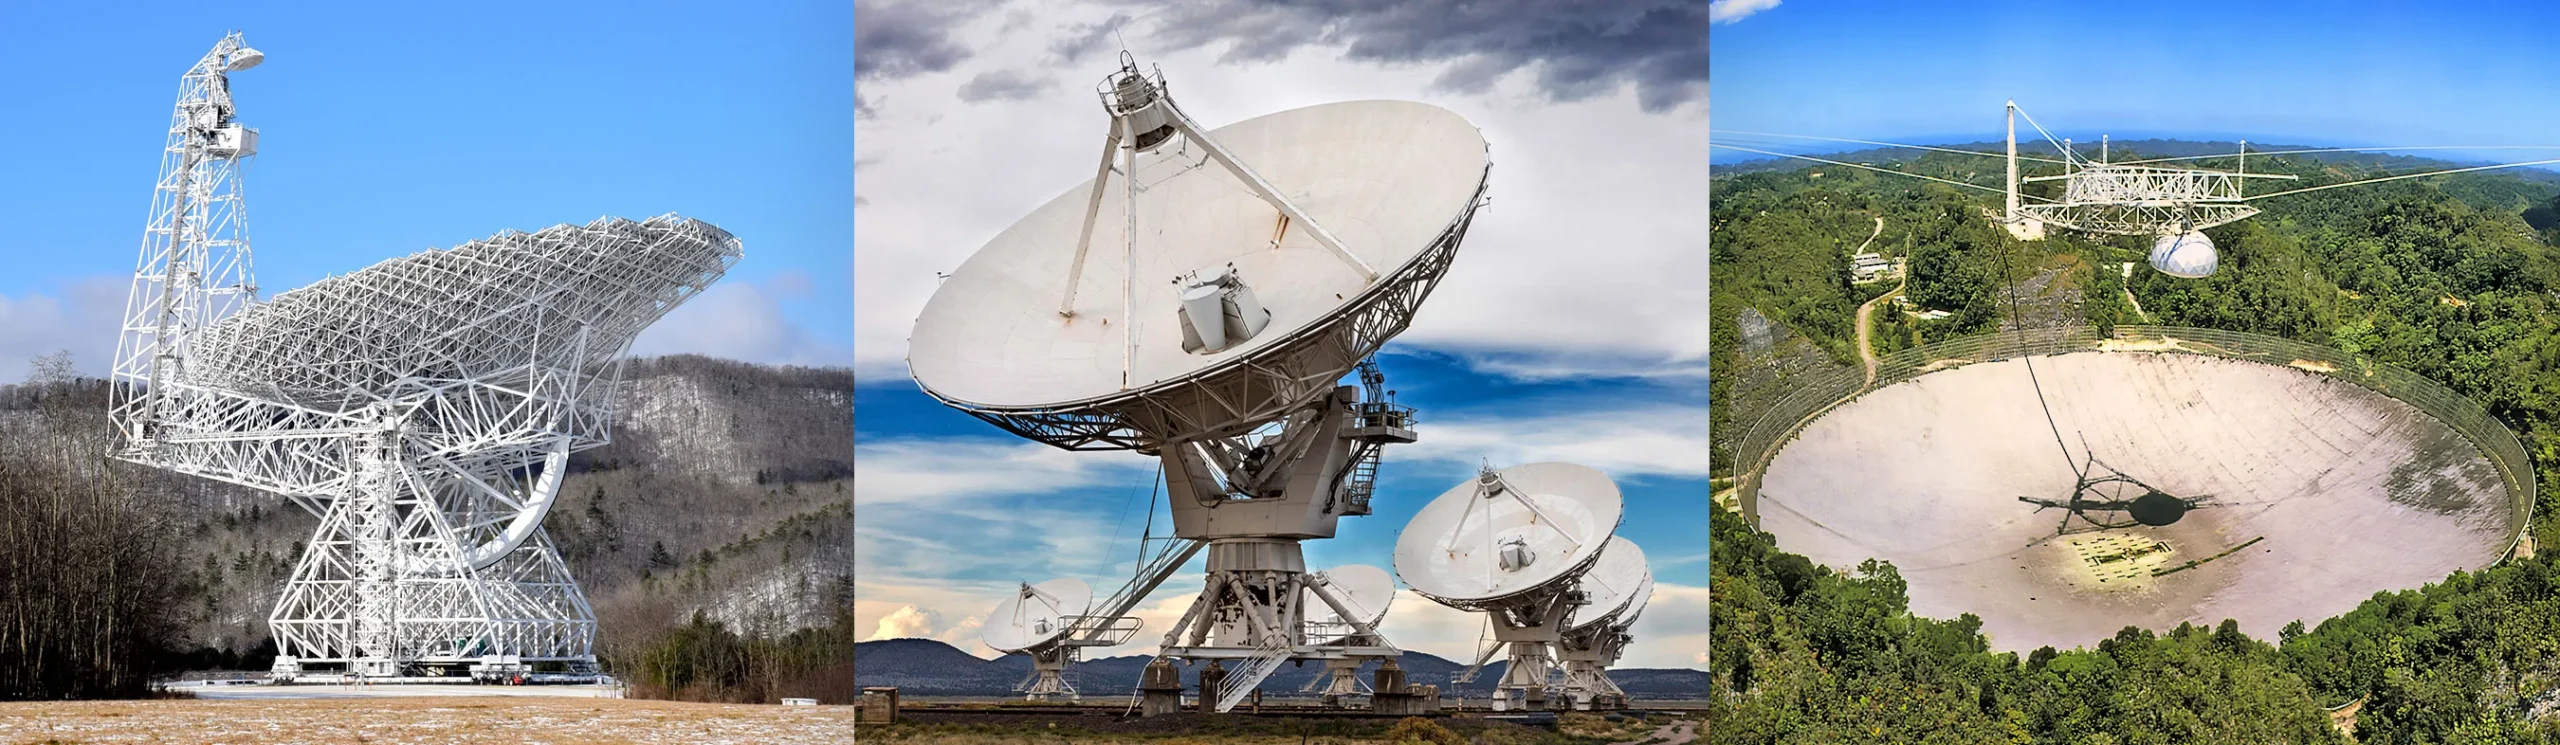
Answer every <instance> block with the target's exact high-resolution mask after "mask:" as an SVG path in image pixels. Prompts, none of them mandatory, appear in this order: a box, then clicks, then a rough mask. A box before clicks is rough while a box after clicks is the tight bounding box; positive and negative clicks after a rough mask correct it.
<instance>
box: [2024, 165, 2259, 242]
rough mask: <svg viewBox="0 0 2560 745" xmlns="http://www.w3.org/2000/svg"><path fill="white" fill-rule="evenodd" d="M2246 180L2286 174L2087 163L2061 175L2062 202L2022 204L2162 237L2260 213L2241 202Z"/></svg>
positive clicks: (2034, 211) (2032, 212) (2055, 216)
mask: <svg viewBox="0 0 2560 745" xmlns="http://www.w3.org/2000/svg"><path fill="white" fill-rule="evenodd" d="M2247 178H2290V176H2267V175H2264V174H2259V175H2255V176H2253V175H2250V174H2240V173H2230V172H2224V171H2205V170H2196V169H2190V168H2159V167H2154V166H2122V165H2109V164H2103V163H2099V164H2090V165H2088V166H2087V167H2086V168H2081V169H2078V170H2075V171H2073V172H2071V173H2069V174H2067V175H2062V176H2039V177H2034V178H2027V179H2023V180H2024V181H2026V182H2030V183H2032V182H2037V181H2062V182H2063V187H2062V201H2060V202H2056V203H2051V204H2028V205H2020V206H2019V207H2018V209H2019V211H2021V212H2025V213H2027V214H2028V215H2029V216H2031V217H2034V218H2035V219H2038V220H2042V221H2045V222H2048V223H2052V224H2055V225H2059V226H2062V227H2066V228H2071V229H2074V230H2082V231H2087V232H2092V233H2108V234H2113V235H2166V234H2172V233H2179V232H2184V231H2187V230H2203V229H2205V228H2211V227H2216V226H2221V225H2226V224H2230V223H2233V222H2238V221H2240V220H2244V219H2247V218H2249V217H2250V216H2252V215H2256V214H2258V208H2257V207H2254V206H2250V205H2248V204H2243V203H2241V201H2240V200H2241V198H2242V196H2241V188H2240V183H2241V181H2242V180H2243V179H2247Z"/></svg>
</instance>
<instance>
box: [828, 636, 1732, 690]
mask: <svg viewBox="0 0 2560 745" xmlns="http://www.w3.org/2000/svg"><path fill="white" fill-rule="evenodd" d="M1148 660H1149V658H1148V657H1145V656H1140V655H1127V656H1121V657H1106V658H1103V659H1098V660H1086V661H1083V662H1079V663H1076V664H1075V665H1072V666H1070V667H1068V668H1067V674H1068V676H1069V678H1070V680H1071V682H1073V683H1074V684H1075V685H1076V687H1077V688H1078V689H1079V690H1081V691H1082V692H1083V693H1084V694H1085V695H1086V696H1087V697H1089V698H1090V697H1094V696H1108V695H1126V694H1127V693H1128V692H1129V691H1131V690H1134V689H1135V688H1136V687H1137V684H1138V676H1139V674H1140V673H1141V672H1143V671H1144V670H1145V668H1146V666H1147V662H1148ZM1397 664H1399V665H1402V666H1403V667H1404V669H1405V679H1406V680H1408V681H1411V682H1414V683H1417V684H1427V685H1437V686H1440V690H1441V691H1442V692H1443V693H1444V694H1445V693H1448V692H1451V691H1457V692H1460V693H1462V694H1463V695H1468V696H1483V695H1486V694H1487V693H1490V692H1491V691H1492V690H1493V684H1494V682H1495V681H1499V680H1501V679H1502V671H1503V669H1504V664H1503V663H1501V662H1494V663H1491V664H1488V665H1485V667H1484V670H1483V671H1482V672H1480V673H1478V674H1477V675H1476V679H1475V681H1474V682H1473V683H1469V684H1467V685H1465V686H1454V685H1452V684H1450V682H1449V679H1450V678H1451V677H1453V676H1455V675H1456V674H1457V673H1458V672H1459V671H1461V670H1464V669H1465V668H1466V665H1465V664H1463V663H1459V662H1452V661H1450V660H1448V659H1445V658H1442V657H1439V656H1436V655H1431V654H1426V653H1423V652H1406V653H1404V657H1402V658H1401V659H1399V660H1397ZM1376 667H1377V666H1376V665H1374V664H1373V665H1365V666H1362V667H1361V673H1360V677H1361V680H1363V681H1367V680H1369V671H1371V670H1375V669H1376ZM1030 674H1031V658H1029V657H1026V656H1023V655H1018V654H1012V655H1005V656H1003V657H998V658H995V659H992V660H989V659H984V658H980V657H978V656H976V655H972V654H969V653H968V652H964V651H961V650H960V648H958V647H954V646H951V645H950V644H947V643H944V642H941V641H936V640H933V639H880V640H875V641H867V642H860V643H857V644H855V645H853V678H854V682H855V683H856V684H857V685H862V686H897V687H898V688H899V690H900V691H901V692H903V693H908V694H919V695H932V696H1005V695H1010V694H1012V693H1013V686H1014V684H1016V683H1019V682H1021V681H1022V679H1023V678H1024V677H1026V676H1029V675H1030ZM1323 675H1324V668H1323V667H1322V666H1320V665H1299V666H1295V667H1284V668H1281V669H1280V672H1278V673H1275V674H1273V675H1272V676H1271V678H1270V680H1266V681H1264V682H1263V684H1262V690H1263V691H1265V692H1266V693H1265V695H1287V694H1295V693H1297V692H1298V691H1299V690H1301V689H1302V688H1304V687H1305V686H1306V685H1307V684H1308V683H1309V682H1310V681H1313V680H1315V679H1317V678H1319V677H1321V676H1323ZM1182 679H1183V684H1184V685H1185V686H1197V685H1199V683H1200V679H1199V668H1198V667H1196V666H1195V667H1188V668H1184V669H1183V671H1182ZM1609 679H1610V680H1613V681H1616V682H1617V684H1618V687H1620V688H1623V689H1625V690H1626V691H1627V695H1628V696H1629V697H1631V698H1636V699H1649V700H1696V699H1703V698H1706V695H1707V686H1708V685H1709V676H1708V674H1707V672H1706V671H1704V670H1687V669H1649V668H1631V669H1616V670H1610V671H1609Z"/></svg>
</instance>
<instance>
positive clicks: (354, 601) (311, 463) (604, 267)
mask: <svg viewBox="0 0 2560 745" xmlns="http://www.w3.org/2000/svg"><path fill="white" fill-rule="evenodd" d="M261 59H262V55H260V54H258V53H257V52H256V51H254V50H251V49H249V48H248V47H246V46H243V45H242V44H241V41H240V36H239V34H236V33H234V34H232V35H230V36H226V37H224V38H223V40H222V42H221V43H220V44H217V45H216V46H215V47H214V50H213V51H212V52H211V53H208V54H207V55H206V56H205V57H204V59H203V60H201V61H199V62H198V63H197V64H196V65H195V67H194V68H192V69H190V70H189V71H188V73H187V75H186V77H185V83H184V84H183V85H182V86H181V88H180V93H179V101H178V113H177V116H176V117H175V121H174V122H173V124H172V125H171V130H170V136H169V145H168V147H167V150H166V157H165V159H164V161H163V165H162V174H161V178H160V182H159V187H158V191H157V193H156V196H155V198H154V204H153V216H152V221H151V224H150V227H149V228H148V229H147V230H146V232H145V234H144V241H143V247H142V255H141V260H140V261H139V263H138V264H137V268H136V270H135V276H134V285H133V294H132V296H131V299H130V300H129V301H128V307H127V313H126V320H125V324H124V328H123V332H122V336H121V338H120V340H119V342H118V351H117V357H116V366H115V378H114V382H115V393H114V399H113V400H114V409H113V414H114V418H115V420H116V422H117V425H118V428H119V430H120V431H121V432H122V433H123V434H124V436H125V438H126V440H125V449H124V451H123V452H122V454H121V455H122V457H124V458H125V459H127V460H132V461H135V462H138V463H142V464H145V465H151V466H155V467H159V468H165V469H168V470H171V471H175V472H178V473H185V474H190V475H196V476H202V477H205V478H210V479H214V480H218V481H223V482H228V483H232V484H238V485H242V486H247V487H251V488H255V489H259V490H263V491H267V492H271V493H275V494H278V495H281V496H283V497H285V498H287V499H289V500H291V501H293V502H294V503H296V504H298V505H300V506H302V507H303V508H304V509H305V510H308V511H310V512H311V513H312V514H314V515H317V516H319V518H320V521H319V526H318V527H317V528H316V529H315V530H314V532H313V534H312V536H311V539H310V541H309V542H308V544H307V546H308V547H307V549H306V551H305V553H304V554H303V555H302V557H300V559H299V560H298V561H297V563H296V565H295V567H294V570H293V574H292V576H291V578H290V579H289V580H288V581H287V583H286V585H285V587H284V590H283V593H282V595H281V597H280V598H279V599H278V600H277V603H276V606H275V609H274V611H273V613H272V614H271V615H270V617H269V624H270V626H271V630H272V631H273V633H274V634H275V637H276V644H277V647H278V650H279V655H278V658H277V667H276V673H277V674H278V676H279V677H285V678H289V677H292V676H294V675H297V674H299V673H301V672H302V668H301V665H302V664H303V663H322V664H329V665H344V666H345V668H346V670H347V672H348V673H350V674H352V675H355V676H360V677H392V676H406V675H411V674H413V673H417V672H421V671H424V672H435V671H437V670H440V669H443V668H448V667H459V666H462V665H475V670H489V671H499V672H518V671H523V670H525V669H527V668H526V667H525V666H526V665H528V664H530V663H542V662H550V663H560V664H563V665H565V666H566V668H567V669H568V670H570V671H571V672H581V671H586V672H591V671H592V670H593V668H594V662H595V650H594V635H595V614H594V611H593V610H592V609H591V608H589V607H588V605H587V601H586V598H585V596H584V595H583V594H582V593H581V592H580V591H579V590H578V586H577V584H576V582H575V581H573V580H572V579H571V578H570V576H569V572H568V568H567V566H566V565H565V564H563V563H562V561H561V560H560V556H559V553H558V551H557V550H556V549H555V548H554V547H553V545H552V543H551V541H550V539H549V537H548V536H546V535H545V534H544V533H543V531H542V529H541V523H542V518H543V516H544V515H546V514H548V512H549V510H550V508H551V506H552V504H553V503H554V501H555V499H556V497H557V496H558V494H559V490H560V484H561V480H562V479H563V478H564V477H565V475H566V473H567V471H568V458H569V455H570V454H571V453H573V452H576V451H578V450H583V449H587V448H593V447H597V446H600V445H603V444H605V443H606V442H608V441H610V431H611V425H612V419H613V411H614V408H615V407H614V403H615V400H614V396H615V390H616V388H617V385H618V383H619V382H620V379H621V371H622V366H621V364H620V361H619V360H620V358H621V356H622V355H623V354H624V353H625V352H626V351H627V350H628V349H629V347H630V344H631V341H632V339H633V338H634V337H636V336H638V335H639V333H640V331H641V329H643V328H646V327H647V326H648V325H649V324H651V323H653V322H655V321H656V320H657V319H658V318H659V317H661V316H663V315H665V314H666V313H667V312H668V311H670V310H672V309H674V308H675V307H676V306H677V305H679V304H681V303H683V302H684V301H685V300H686V299H688V298H690V297H692V296H693V295H695V294H697V293H699V292H701V291H702V290H703V289H704V288H706V287H708V286H709V285H710V284H711V283H712V282H715V281H717V280H718V279H719V278H720V277H721V276H722V275H723V274H725V273H726V272H727V270H728V268H729V267H730V266H731V265H733V264H734V263H735V262H736V261H737V260H738V259H739V257H740V256H741V255H742V253H741V249H740V246H739V242H738V240H737V239H736V238H735V237H733V236H731V235H729V234H728V233H727V232H725V231H722V230H720V229H719V228H716V227H713V226H711V225H708V224H706V223H702V222H700V221H696V220H690V219H685V218H680V217H677V216H674V215H664V216H660V217H656V218H651V219H649V220H645V221H631V220H622V219H613V218H607V219H599V220H596V221H594V222H591V223H588V224H586V225H583V226H577V225H559V226H555V227H552V228H547V229H544V230H542V231H539V232H534V233H521V232H513V231H510V232H506V233H501V234H499V235H497V236H494V237H491V238H489V239H486V240H480V241H473V242H470V243H468V244H465V245H462V246H458V247H455V248H453V249H451V250H430V251H424V252H421V253H417V254H413V255H410V256H405V257H400V258H395V259H392V260H389V261H385V262H382V263H380V264H377V265H375V266H373V267H370V268H367V269H364V270H362V271H358V272H355V273H353V274H348V275H342V276H336V277H331V278H329V279H325V280H322V281H320V282H318V283H315V284H313V285H311V286H308V287H304V288H301V289H297V290H294V291H292V292H287V293H284V294H282V295H278V296H276V297H274V298H272V299H269V300H265V301H261V300H259V299H258V298H257V297H256V289H255V286H254V284H252V283H251V282H250V279H249V276H250V274H249V247H248V240H247V237H246V222H245V220H244V219H243V217H242V215H243V213H242V211H241V201H240V193H239V173H238V171H239V161H241V160H242V159H245V158H247V157H248V156H250V155H252V154H254V153H255V151H256V142H257V135H256V132H255V131H254V130H248V129H246V128H243V127H241V126H239V125H238V124H237V123H236V122H235V121H233V114H234V108H233V106H232V103H231V98H230V87H229V82H228V79H227V77H226V76H227V74H228V73H229V72H233V71H238V70H242V69H247V68H248V67H250V66H253V65H255V64H257V62H258V61H259V60H261ZM447 672H448V673H449V672H451V671H447Z"/></svg>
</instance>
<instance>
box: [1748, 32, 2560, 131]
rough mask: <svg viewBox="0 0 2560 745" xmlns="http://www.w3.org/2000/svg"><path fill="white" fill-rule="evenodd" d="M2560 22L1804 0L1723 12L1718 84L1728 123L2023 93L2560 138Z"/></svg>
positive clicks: (2261, 126) (1821, 120)
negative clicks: (1733, 14)
mask: <svg viewBox="0 0 2560 745" xmlns="http://www.w3.org/2000/svg"><path fill="white" fill-rule="evenodd" d="M1762 4H1763V3H1742V4H1738V5H1762ZM2457 6H2458V8H2459V9H2456V7H2457ZM2555 27H2560V4H2553V3H2548V2H2486V3H2459V4H2454V3H2406V2H2391V3H2383V2H2252V3H2220V2H2197V1H2193V0H2173V1H2170V2H2149V3H2053V2H2034V3H2030V2H1972V3H1960V4H1950V3H1900V2H1818V1H1816V0H1787V1H1786V2H1782V3H1779V4H1776V5H1774V6H1773V7H1768V8H1766V9H1764V10H1760V11H1758V12H1756V13H1752V14H1749V15H1745V16H1742V17H1740V18H1738V19H1731V20H1729V21H1728V22H1725V23H1721V24H1719V25H1717V26H1715V29H1714V38H1715V45H1714V48H1713V64H1714V67H1715V70H1716V73H1717V76H1716V81H1715V90H1714V94H1713V95H1714V105H1715V109H1716V116H1717V121H1716V125H1717V129H1718V130H1719V131H1723V130H1737V131H1756V132H1779V133H1787V134H1799V135H1820V136H1828V137H1847V138H1857V139H1877V140H1889V141H1897V142H1922V143H1927V142H1947V141H1980V140H1996V139H1998V138H1999V136H2000V127H2001V104H2002V102H2003V101H2006V100H2010V99H2015V100H2016V101H2017V102H2018V105H2019V106H2020V107H2022V108H2024V109H2025V110H2026V111H2027V112H2028V113H2030V114H2032V115H2033V116H2035V118H2036V119H2037V120H2039V121H2041V122H2043V123H2044V125H2045V126H2046V127H2047V128H2049V129H2054V130H2056V131H2055V135H2056V136H2067V137H2072V138H2074V139H2078V140H2094V139H2096V138H2097V136H2098V135H2099V134H2101V133H2107V134H2111V135H2113V136H2115V137H2120V138H2126V137H2141V136H2177V137H2185V138H2189V139H2195V138H2200V137H2210V138H2214V139H2235V138H2242V137H2245V138H2247V139H2249V140H2251V141H2252V142H2262V141H2263V142H2277V143H2283V144H2309V145H2358V146H2371V145H2560V132H2555V129H2560V128H2555V126H2554V123H2555V122H2560V98H2554V97H2553V96H2551V95H2550V94H2551V92H2552V91H2554V90H2560V45H2555V44H2552V43H2551V39H2550V30H2551V29H2553V28H2555ZM2019 129H2020V130H2021V133H2020V137H2021V139H2022V141H2023V140H2024V139H2025V138H2026V137H2027V136H2028V135H2027V132H2026V130H2027V129H2028V128H2027V126H2026V125H2025V124H2024V123H2023V122H2022V123H2021V124H2020V125H2019ZM1718 139H1719V140H1720V141H1721V140H1724V139H1727V138H1723V137H1719V138H1718ZM1731 139H1733V140H1734V141H1735V142H1736V143H1737V144H1740V143H1741V140H1742V138H1740V137H1739V136H1736V137H1733V138H1731ZM1753 139H1754V140H1757V139H1758V138H1753ZM1854 147H1856V146H1836V145H1821V146H1812V147H1809V148H1808V149H1802V150H1793V151H1792V152H1817V151H1836V150H1840V149H1850V148H1854ZM2022 152H2023V150H2022ZM2537 152H2548V151H2537ZM1716 157H1717V159H1718V160H1719V161H1724V160H1726V159H1733V160H1741V159H1746V158H1749V157H1755V156H1747V155H1745V154H1741V153H1735V152H1732V151H1726V150H1719V151H1717V153H1716ZM2478 157H2479V158H2480V159H2496V158H2513V159H2516V160H2524V159H2532V158H2538V157H2550V156H2547V155H2528V156H2524V157H2517V156H2516V155H2515V153H2514V152H2508V153H2505V154H2481V155H2479V156H2478Z"/></svg>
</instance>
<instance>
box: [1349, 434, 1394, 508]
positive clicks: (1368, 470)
mask: <svg viewBox="0 0 2560 745" xmlns="http://www.w3.org/2000/svg"><path fill="white" fill-rule="evenodd" d="M1385 450H1386V449H1385V448H1379V447H1371V448H1368V452H1365V453H1362V454H1361V455H1360V462H1358V463H1356V464H1353V465H1352V466H1351V483H1349V484H1346V485H1344V486H1343V489H1342V494H1343V503H1344V505H1345V507H1344V509H1343V511H1342V514H1345V515H1366V514H1369V497H1370V496H1371V495H1373V494H1375V493H1377V489H1378V456H1379V455H1380V454H1382V453H1383V452H1384V451H1385Z"/></svg>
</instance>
